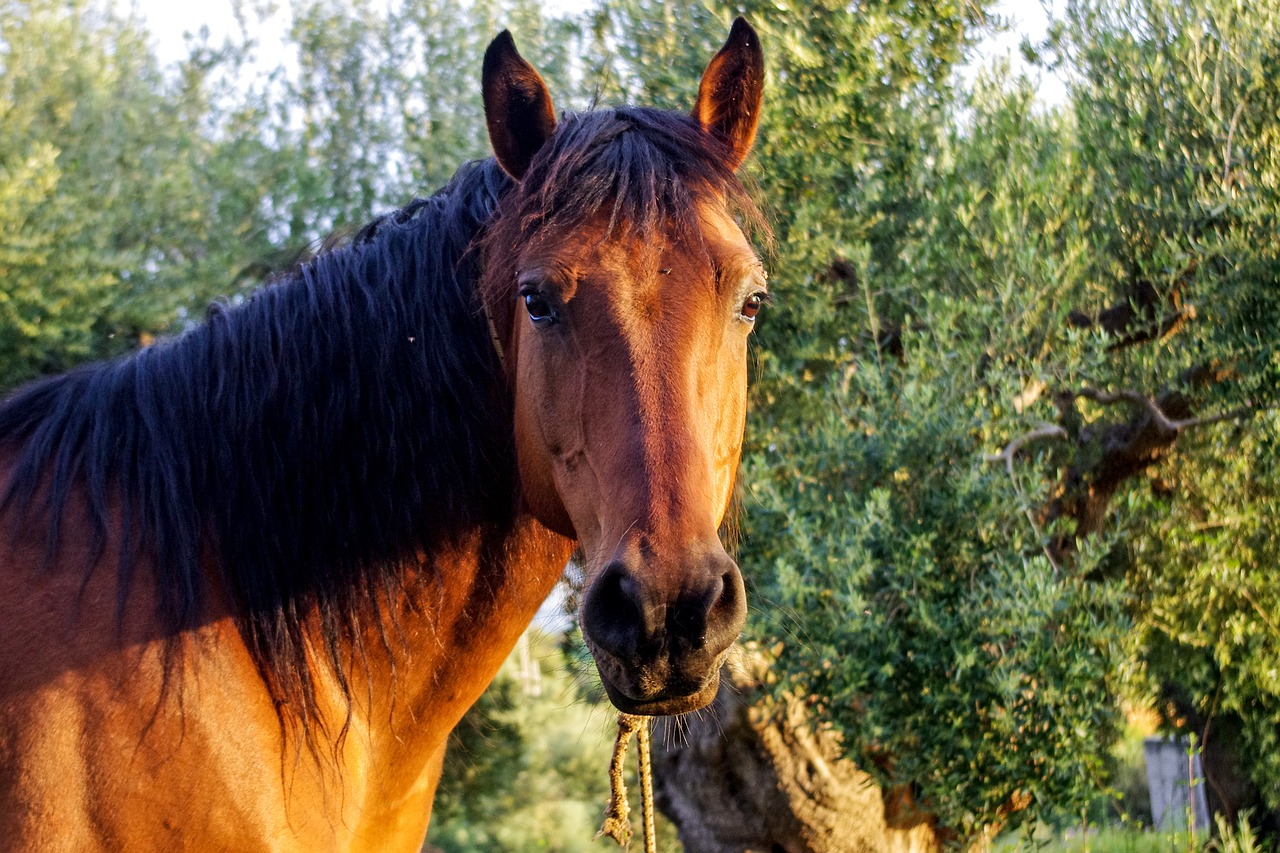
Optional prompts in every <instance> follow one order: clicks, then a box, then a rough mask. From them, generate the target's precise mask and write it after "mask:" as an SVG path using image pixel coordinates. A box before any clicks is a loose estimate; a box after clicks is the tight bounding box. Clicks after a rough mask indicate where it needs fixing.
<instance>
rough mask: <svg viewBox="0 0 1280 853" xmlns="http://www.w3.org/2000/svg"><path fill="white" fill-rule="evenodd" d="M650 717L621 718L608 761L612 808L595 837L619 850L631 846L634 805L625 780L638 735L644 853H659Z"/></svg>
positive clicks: (610, 807)
mask: <svg viewBox="0 0 1280 853" xmlns="http://www.w3.org/2000/svg"><path fill="white" fill-rule="evenodd" d="M649 721H650V718H649V717H637V716H635V715H633V714H619V715H618V738H617V740H615V741H614V743H613V758H611V759H610V760H609V807H608V809H606V810H605V813H604V823H603V824H601V825H600V831H599V832H597V833H596V838H600V837H601V836H608V837H609V838H612V839H613V840H614V841H616V842H617V843H618V845H619V846H620V847H627V846H629V845H630V844H631V836H632V834H633V833H632V830H631V804H630V803H629V802H628V801H627V783H626V780H625V779H624V778H623V774H624V766H625V764H626V760H627V747H628V745H629V744H630V743H631V736H632V735H635V736H636V746H637V747H638V751H639V753H640V796H641V815H642V819H643V821H644V851H645V853H658V839H657V835H656V834H655V833H654V828H653V767H652V764H651V763H650V756H649Z"/></svg>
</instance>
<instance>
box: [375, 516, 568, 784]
mask: <svg viewBox="0 0 1280 853" xmlns="http://www.w3.org/2000/svg"><path fill="white" fill-rule="evenodd" d="M572 548H573V543H572V542H571V541H570V540H567V539H564V538H563V537H560V536H558V535H556V534H554V533H551V532H549V531H548V530H546V528H544V527H542V526H541V525H540V524H538V523H537V522H536V521H534V520H533V519H532V518H530V517H528V516H524V517H522V518H520V519H519V520H518V521H517V523H516V525H515V526H514V527H513V528H512V529H511V530H510V531H509V532H508V533H507V534H506V535H505V536H501V537H493V536H489V537H486V536H485V535H483V534H477V535H475V536H472V537H470V538H469V539H468V540H467V541H466V542H465V543H463V544H461V545H460V546H458V547H456V548H453V549H451V550H450V551H449V552H447V553H444V554H439V555H436V556H435V558H434V559H433V560H432V561H431V564H430V565H427V566H423V567H421V568H419V569H414V570H410V572H412V573H414V574H416V575H418V576H417V577H416V578H415V580H416V581H418V582H417V583H411V584H410V586H411V587H414V586H416V587H417V589H416V591H414V592H408V593H406V596H407V597H406V600H405V601H404V606H403V607H402V608H401V609H400V612H399V616H398V622H399V624H398V625H397V626H395V630H396V631H397V632H398V636H399V637H400V638H401V639H402V641H403V645H402V646H398V647H397V648H399V651H394V650H393V653H392V655H391V656H390V658H387V657H384V656H378V657H375V658H370V662H369V664H368V666H369V671H368V674H369V675H370V677H371V686H372V688H373V689H372V690H370V691H369V692H368V693H366V694H364V695H365V699H364V701H365V702H367V703H368V704H367V705H365V706H364V707H363V709H362V710H363V713H364V714H367V717H366V722H367V724H368V728H367V733H368V739H367V741H365V742H364V745H363V746H361V745H360V744H359V743H357V744H356V746H355V748H356V749H357V750H363V749H367V750H368V753H367V758H368V759H369V760H371V761H372V762H373V763H374V764H375V766H376V767H377V768H378V770H377V772H378V773H379V774H380V781H379V783H378V788H379V790H381V791H385V792H386V794H387V795H388V796H390V795H391V793H392V792H394V791H397V790H400V791H404V790H412V789H415V787H418V786H421V785H422V784H423V783H424V779H425V775H426V774H428V771H429V769H430V766H431V763H432V760H433V759H434V758H437V757H438V754H439V752H440V751H441V750H443V748H444V745H445V742H446V739H447V737H448V734H449V732H450V731H451V730H452V729H453V728H454V726H456V725H457V723H458V721H459V720H460V719H461V718H462V715H463V714H464V713H465V712H466V710H467V709H468V708H469V707H470V706H471V705H472V704H474V703H475V701H476V700H477V699H478V698H479V697H480V694H481V693H482V692H484V690H485V688H487V687H488V686H489V683H490V682H491V681H492V680H493V678H494V676H495V675H496V674H497V672H498V670H499V668H500V667H501V666H502V663H503V661H504V660H505V659H506V658H507V656H508V655H509V654H510V652H511V650H512V649H513V648H514V647H515V644H516V641H517V640H518V639H519V637H520V634H521V633H522V632H523V631H524V630H525V629H526V628H528V626H529V624H530V622H531V621H532V619H533V616H534V614H535V613H536V612H537V609H538V607H539V606H540V605H541V603H542V602H543V601H544V600H545V599H546V597H547V595H548V594H549V593H550V592H551V590H552V588H553V587H554V586H555V583H556V581H557V580H558V579H559V578H560V576H561V574H562V572H563V570H564V567H565V565H566V563H567V562H568V559H569V556H570V554H571V552H572ZM395 643H396V641H395V640H393V645H394V644H395ZM357 741H359V738H357ZM429 781H430V787H432V788H434V780H429ZM394 800H395V798H394V797H390V799H388V803H391V802H393V801H394Z"/></svg>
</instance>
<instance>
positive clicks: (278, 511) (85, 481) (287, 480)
mask: <svg viewBox="0 0 1280 853" xmlns="http://www.w3.org/2000/svg"><path fill="white" fill-rule="evenodd" d="M510 184H511V182H510V181H509V179H507V178H506V176H505V175H504V174H503V173H502V171H501V169H499V168H498V166H497V165H496V163H494V162H493V161H492V160H489V161H484V162H477V163H472V164H469V165H467V166H464V167H463V168H462V169H461V170H459V172H458V174H457V175H456V176H455V177H454V179H453V180H452V181H451V182H450V184H449V185H448V186H447V187H446V188H445V189H444V190H442V191H441V192H440V193H438V194H437V195H435V196H433V197H432V198H430V199H427V200H419V201H415V202H414V203H412V204H410V205H409V206H408V207H406V208H404V209H403V210H400V211H398V212H396V213H393V214H390V215H387V216H384V217H382V218H380V219H378V220H376V221H375V222H373V223H371V224H370V225H368V226H366V227H365V228H364V229H363V230H362V231H361V232H360V233H359V234H358V235H357V236H356V237H355V238H354V240H353V241H352V243H351V244H350V245H348V246H346V247H343V248H339V249H336V250H334V251H331V252H327V253H325V254H322V255H320V256H318V257H316V258H314V259H313V260H311V261H310V262H308V263H306V264H305V265H303V266H302V267H301V268H300V269H299V270H298V271H297V272H296V273H295V274H293V275H291V276H289V277H288V278H286V279H285V280H283V281H281V282H279V283H276V284H273V285H271V286H268V287H265V288H263V289H262V290H260V291H259V292H258V293H256V294H255V295H254V296H253V297H252V298H251V299H249V300H248V301H247V302H246V303H245V304H243V305H239V306H235V307H226V306H222V305H215V306H214V307H213V308H212V309H211V310H210V313H209V318H208V321H207V322H206V323H204V324H203V325H201V326H200V327H198V328H195V329H193V330H191V331H189V332H187V333H186V334H183V335H182V336H180V337H178V338H176V339H175V340H172V341H168V342H165V343H160V344H157V345H155V346H153V347H150V348H148V349H144V350H142V351H140V352H138V353H136V354H134V355H132V356H129V357H127V358H124V359H121V360H118V361H113V362H107V363H102V364H95V365H90V366H87V367H84V368H81V369H78V370H75V371H72V372H70V373H68V374H65V375H62V376H58V377H54V378H51V379H46V380H43V381H40V382H37V383H35V384H33V385H30V386H28V387H26V388H24V389H21V390H19V391H18V392H17V393H16V394H15V395H13V396H12V397H11V398H10V399H8V400H7V401H5V402H4V403H3V405H2V406H0V444H2V445H3V446H5V447H8V448H9V449H10V450H11V451H12V450H14V449H17V451H18V452H17V456H16V460H17V461H16V464H15V465H14V466H13V468H12V472H11V475H10V479H9V481H8V483H7V484H5V485H4V492H3V496H2V497H0V508H8V509H12V510H16V511H17V513H18V515H19V517H21V516H22V515H24V514H30V513H31V512H32V511H33V510H38V511H40V512H41V513H42V514H45V515H47V517H48V519H49V536H48V540H47V541H48V543H49V548H50V553H49V556H50V558H52V557H53V555H54V549H56V548H57V547H58V543H59V539H60V535H59V534H60V526H61V525H62V524H63V523H64V515H66V509H67V505H68V500H69V498H70V496H71V493H72V489H73V487H74V486H77V485H79V486H82V487H83V490H84V494H85V496H86V499H87V503H88V509H89V513H90V517H91V518H92V519H93V520H94V531H93V540H94V543H95V545H96V547H95V557H94V562H97V561H98V560H99V559H101V558H102V557H103V556H105V555H104V554H103V549H104V544H105V542H106V527H107V523H108V519H107V513H108V507H109V506H110V505H111V497H112V496H118V497H119V499H120V500H119V505H120V510H119V512H120V513H121V515H122V517H121V518H120V519H119V521H120V524H121V530H122V534H121V536H122V541H121V549H120V553H119V559H118V565H119V571H120V575H121V584H120V590H121V596H122V597H123V596H124V595H125V593H126V591H127V588H128V586H129V584H130V582H132V575H133V574H134V573H135V569H136V566H137V564H138V558H139V555H140V554H142V553H145V554H146V555H147V557H148V562H154V566H155V585H156V588H157V591H158V593H159V596H160V606H161V610H162V614H163V617H164V620H165V626H166V628H167V630H168V631H170V632H173V633H175V634H176V632H178V631H181V630H183V629H184V628H188V627H191V626H193V625H194V624H196V623H198V622H199V621H200V619H201V618H202V617H203V616H204V610H205V607H206V602H207V600H208V591H207V590H206V589H205V582H204V578H203V574H204V570H205V568H204V566H202V564H201V558H202V557H205V558H208V557H209V556H211V555H212V556H216V559H214V560H212V561H210V563H211V565H215V566H217V567H218V570H220V571H221V573H222V577H221V578H220V579H219V580H220V585H221V587H222V588H223V589H224V590H226V593H227V595H228V596H229V597H230V598H231V601H232V604H233V606H234V608H235V611H236V615H237V618H238V620H239V622H240V624H241V628H242V630H243V631H244V634H245V638H246V641H247V642H248V644H249V647H250V649H251V650H252V651H253V653H254V656H255V658H256V660H257V662H258V665H259V669H260V671H261V672H262V674H263V676H264V678H265V679H266V680H267V683H268V685H269V686H270V688H271V689H272V692H273V694H275V695H276V697H277V699H282V700H285V702H286V703H287V704H288V705H289V706H291V708H290V710H291V711H292V712H293V714H295V715H296V717H297V719H298V721H299V722H301V723H303V725H304V727H305V725H306V723H307V721H308V718H310V717H312V716H313V712H314V710H315V707H314V695H313V691H312V680H311V677H310V674H309V673H308V671H307V666H306V648H305V643H304V640H303V626H302V620H303V619H304V618H306V615H307V613H308V611H309V610H310V611H312V612H314V613H316V614H317V615H318V617H319V618H320V620H321V622H322V625H323V628H324V634H325V642H326V644H327V645H328V646H329V652H330V657H331V658H332V659H333V663H335V664H337V663H338V662H339V661H338V655H337V649H338V644H337V640H338V639H339V638H340V637H341V638H345V639H349V640H354V641H356V642H358V641H359V637H358V636H356V633H357V630H358V627H359V626H364V625H367V623H366V622H365V619H367V618H368V615H369V608H370V606H372V608H373V611H374V613H375V614H378V613H381V612H382V610H383V609H384V608H385V605H386V602H387V600H388V598H387V594H388V593H389V592H391V591H392V589H393V587H394V586H395V585H396V584H399V583H402V582H403V577H402V575H403V573H402V572H397V571H396V568H397V567H398V566H401V565H403V563H404V561H406V560H409V559H413V558H414V555H415V554H416V553H421V554H426V555H430V554H432V553H438V550H439V548H440V546H441V545H442V544H447V543H442V541H441V540H442V538H443V537H447V536H448V535H449V533H450V532H451V531H459V530H462V529H475V527H476V526H477V525H483V524H485V523H488V522H498V521H501V518H500V517H499V516H500V515H501V513H499V512H498V511H496V510H495V509H494V508H495V507H498V508H502V509H503V510H504V511H505V513H506V515H507V516H508V517H509V516H510V515H511V514H512V512H513V511H514V507H515V504H514V501H515V497H514V495H515V485H514V480H513V477H514V475H513V449H512V447H511V446H510V440H509V438H507V439H504V438H503V437H504V436H507V435H508V434H509V433H510V426H509V423H510V419H509V416H508V415H506V413H505V409H506V407H507V406H508V405H509V403H508V402H507V401H506V399H505V392H504V390H503V388H502V381H501V377H500V365H499V364H498V362H497V356H496V354H495V353H494V351H493V346H492V343H491V341H490V338H489V335H488V333H487V330H486V325H485V320H484V319H483V317H482V316H481V314H480V311H479V309H478V302H477V300H476V295H475V280H476V274H477V269H476V267H477V261H476V258H475V253H474V252H472V251H471V249H472V247H473V245H474V243H475V241H476V238H477V236H478V235H479V233H480V232H481V230H482V228H483V226H484V225H485V223H486V222H487V221H488V220H489V218H490V217H491V215H492V213H493V211H494V209H495V207H496V205H497V203H498V199H499V197H500V196H501V195H502V194H503V193H504V192H505V191H506V190H507V189H508V187H509V186H510ZM46 489H47V491H46ZM37 500H38V501H39V505H38V506H36V505H33V504H35V502H36V501H37ZM344 668H345V667H337V670H336V671H337V672H338V673H339V674H341V672H342V671H343V669H344ZM340 677H341V675H340Z"/></svg>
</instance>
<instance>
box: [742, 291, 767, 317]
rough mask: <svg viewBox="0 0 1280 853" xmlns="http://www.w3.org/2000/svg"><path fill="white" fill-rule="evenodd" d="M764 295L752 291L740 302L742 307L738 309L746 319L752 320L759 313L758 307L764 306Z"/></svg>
mask: <svg viewBox="0 0 1280 853" xmlns="http://www.w3.org/2000/svg"><path fill="white" fill-rule="evenodd" d="M765 298H766V297H765V295H764V294H763V293H753V294H751V295H750V296H748V297H747V299H746V301H745V302H743V303H742V309H741V310H740V311H739V313H740V314H742V316H743V317H745V318H746V319H748V320H754V319H755V318H756V315H757V314H759V313H760V309H761V308H762V307H764V302H765Z"/></svg>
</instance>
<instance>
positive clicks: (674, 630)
mask: <svg viewBox="0 0 1280 853" xmlns="http://www.w3.org/2000/svg"><path fill="white" fill-rule="evenodd" d="M723 589H724V582H723V580H722V579H721V578H715V579H713V580H712V581H711V582H710V583H709V584H707V586H705V587H703V588H702V589H700V590H697V591H696V592H687V593H685V594H684V595H682V596H681V597H680V598H679V599H678V600H677V601H676V603H675V606H673V607H672V608H671V612H670V614H669V615H668V617H667V622H668V626H667V630H668V631H669V632H670V634H671V636H672V638H673V639H675V640H680V641H683V642H685V643H688V644H689V646H690V647H692V648H694V649H701V648H702V647H703V646H705V645H706V643H707V621H708V619H714V618H715V611H716V608H717V605H718V603H719V601H720V599H721V598H722V597H723V596H722V592H723Z"/></svg>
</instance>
